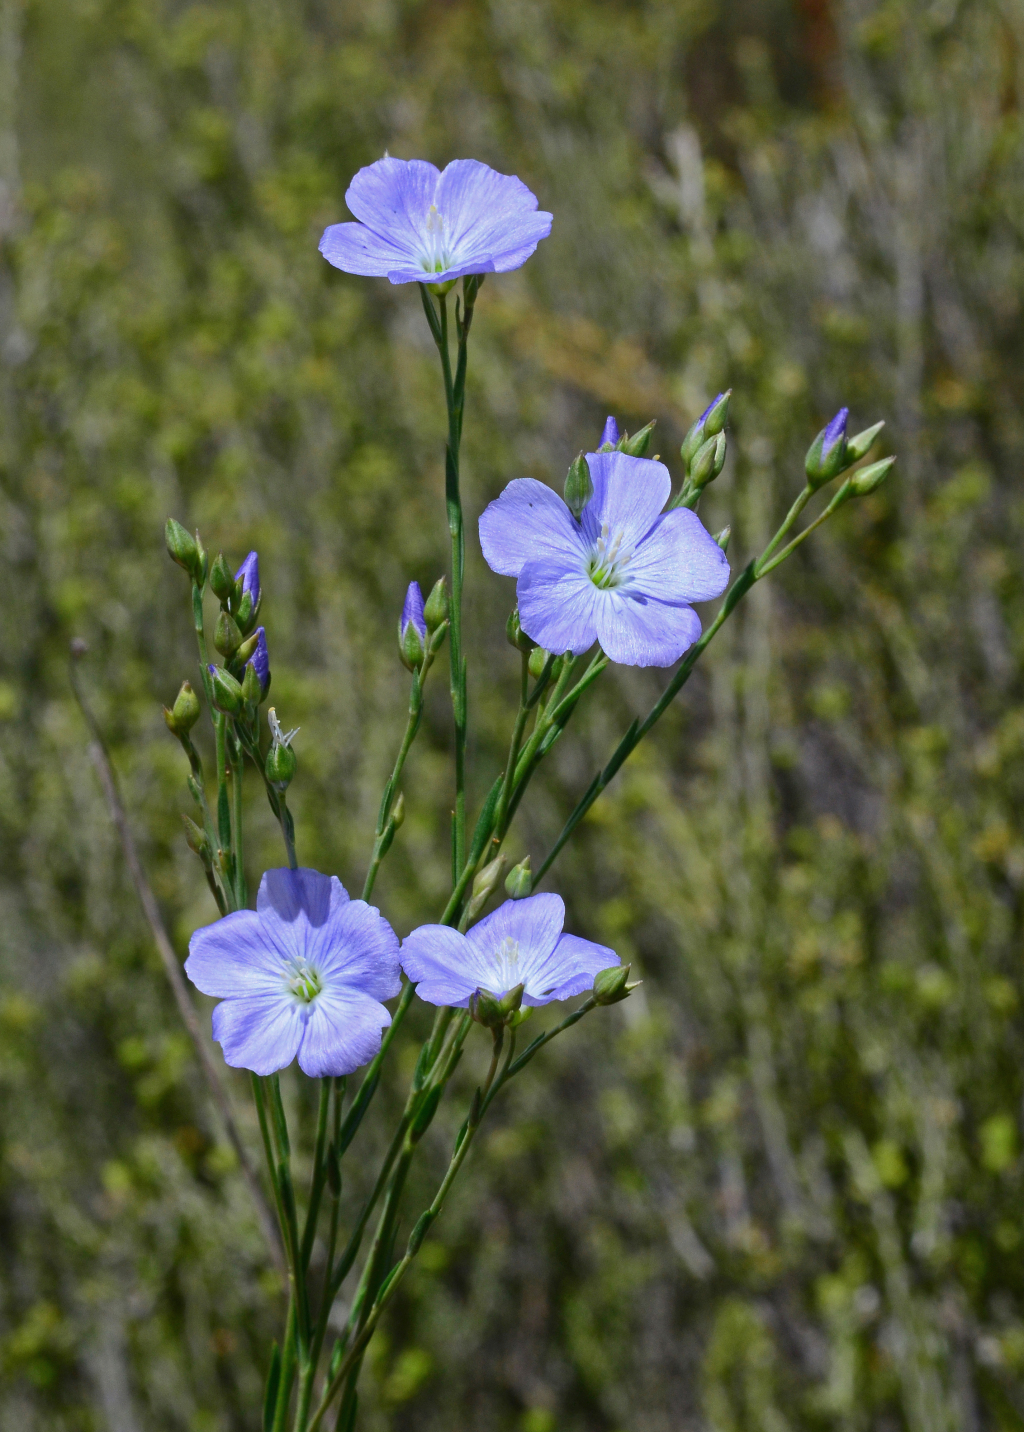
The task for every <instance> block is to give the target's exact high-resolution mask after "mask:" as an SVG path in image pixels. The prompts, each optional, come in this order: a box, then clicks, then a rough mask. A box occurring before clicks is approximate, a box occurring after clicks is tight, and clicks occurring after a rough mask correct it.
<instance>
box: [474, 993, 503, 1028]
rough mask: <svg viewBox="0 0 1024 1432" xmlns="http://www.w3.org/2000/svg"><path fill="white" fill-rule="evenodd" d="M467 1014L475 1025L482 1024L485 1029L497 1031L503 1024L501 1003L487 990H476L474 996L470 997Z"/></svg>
mask: <svg viewBox="0 0 1024 1432" xmlns="http://www.w3.org/2000/svg"><path fill="white" fill-rule="evenodd" d="M469 1013H470V1018H471V1019H475V1020H476V1022H477V1024H482V1025H483V1026H484V1028H485V1029H497V1028H498V1027H499V1025H502V1024H504V1023H505V1016H504V1015H503V1014H502V1012H501V1002H500V1001H499V1000H497V999H496V998H495V997H494V995H493V994H491V993H490V991H489V990H485V989H478V990H477V991H476V992H475V994H471V995H470V997H469Z"/></svg>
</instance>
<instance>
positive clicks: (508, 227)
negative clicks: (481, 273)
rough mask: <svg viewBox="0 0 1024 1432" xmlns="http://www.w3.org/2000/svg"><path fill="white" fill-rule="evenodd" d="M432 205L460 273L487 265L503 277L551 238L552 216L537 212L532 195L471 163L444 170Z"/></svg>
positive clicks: (462, 162) (512, 181)
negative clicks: (476, 263) (479, 262)
mask: <svg viewBox="0 0 1024 1432" xmlns="http://www.w3.org/2000/svg"><path fill="white" fill-rule="evenodd" d="M435 202H436V203H437V207H438V211H439V213H440V214H441V216H442V218H443V219H444V222H445V230H446V238H447V241H448V247H449V250H450V252H451V254H452V256H453V259H454V261H455V263H456V264H458V265H459V266H460V267H462V266H465V265H469V264H472V263H473V262H474V260H479V259H483V260H491V261H492V265H493V267H494V268H497V269H498V270H499V271H500V272H502V273H506V272H508V270H509V269H511V268H518V267H519V264H520V263H525V261H526V259H527V258H529V256H530V254H532V253H533V251H534V249H535V248H536V247H537V245H538V243H539V242H540V240H541V239H544V238H547V236H548V234H549V233H550V232H551V222H552V218H551V215H550V214H544V213H538V212H537V198H536V195H534V194H532V193H531V192H530V190H529V189H528V188H527V187H526V185H525V184H524V183H523V182H522V180H521V179H517V178H515V177H514V175H511V174H499V173H497V171H496V170H494V169H490V168H488V166H487V165H486V164H481V163H480V162H479V160H476V159H454V160H453V161H452V162H451V164H449V165H448V167H447V168H446V169H445V171H444V173H443V174H442V175H441V178H440V180H439V182H438V186H437V198H436V201H435ZM520 256H521V257H520ZM469 271H470V272H476V271H477V270H476V269H470V270H469Z"/></svg>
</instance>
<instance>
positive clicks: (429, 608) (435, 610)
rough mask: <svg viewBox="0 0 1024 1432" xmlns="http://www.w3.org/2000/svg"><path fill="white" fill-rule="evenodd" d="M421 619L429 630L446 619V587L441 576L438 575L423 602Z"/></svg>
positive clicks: (432, 629)
mask: <svg viewBox="0 0 1024 1432" xmlns="http://www.w3.org/2000/svg"><path fill="white" fill-rule="evenodd" d="M423 620H424V621H425V622H426V624H427V631H431V632H432V631H436V630H437V628H438V627H439V626H440V625H441V623H442V622H446V621H447V620H448V588H447V585H446V583H445V579H444V578H443V577H438V579H437V581H436V582H435V583H434V585H433V586H432V587H431V589H430V595H429V596H428V597H427V600H426V601H425V602H424V603H423Z"/></svg>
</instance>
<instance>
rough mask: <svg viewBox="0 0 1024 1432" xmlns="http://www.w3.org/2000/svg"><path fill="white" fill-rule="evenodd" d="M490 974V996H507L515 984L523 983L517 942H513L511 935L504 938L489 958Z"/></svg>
mask: <svg viewBox="0 0 1024 1432" xmlns="http://www.w3.org/2000/svg"><path fill="white" fill-rule="evenodd" d="M491 974H492V977H493V980H494V983H493V985H492V986H491V993H492V994H496V995H503V994H507V993H508V991H509V990H510V989H515V987H516V985H517V984H522V983H523V976H522V973H521V971H520V968H519V941H518V940H513V938H512V936H511V935H506V936H505V938H504V939H503V940H502V942H501V944H500V945H499V946H498V948H497V949H496V950H495V951H494V954H493V955H492V956H491Z"/></svg>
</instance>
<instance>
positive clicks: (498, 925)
mask: <svg viewBox="0 0 1024 1432" xmlns="http://www.w3.org/2000/svg"><path fill="white" fill-rule="evenodd" d="M564 924H565V902H564V901H563V899H562V897H561V895H552V894H549V893H547V892H542V893H541V894H539V895H528V896H527V897H526V899H525V900H506V901H505V902H504V903H503V904H501V905H499V906H498V908H497V910H495V911H493V912H492V913H491V914H490V915H488V916H486V918H485V919H483V920H480V921H478V922H477V924H475V925H474V926H473V927H472V929H471V930H469V931H468V932H467V935H466V939H467V940H468V941H469V942H470V944H471V945H473V946H474V947H475V949H477V950H478V951H479V953H480V955H481V958H483V959H488V958H489V957H490V955H491V954H492V953H493V951H494V950H496V949H497V948H498V946H499V945H500V944H501V943H502V942H503V941H504V940H515V941H516V942H517V943H518V944H519V947H520V949H521V950H527V949H529V950H531V951H532V952H534V954H535V955H536V957H537V958H538V959H541V960H542V959H546V958H547V956H548V955H549V954H550V953H551V951H552V950H553V949H554V948H555V945H556V944H557V942H558V937H559V935H560V934H561V933H562V926H563V925H564Z"/></svg>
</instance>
